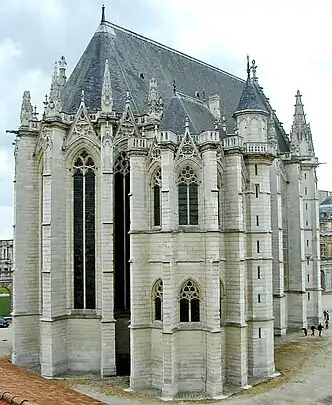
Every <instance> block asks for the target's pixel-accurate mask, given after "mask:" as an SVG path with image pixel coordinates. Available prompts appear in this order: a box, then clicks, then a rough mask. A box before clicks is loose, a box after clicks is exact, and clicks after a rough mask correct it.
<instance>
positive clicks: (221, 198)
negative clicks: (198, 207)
mask: <svg viewBox="0 0 332 405" xmlns="http://www.w3.org/2000/svg"><path fill="white" fill-rule="evenodd" d="M217 188H218V226H219V228H222V226H223V208H224V194H223V190H222V180H221V174H220V173H219V172H218V177H217Z"/></svg>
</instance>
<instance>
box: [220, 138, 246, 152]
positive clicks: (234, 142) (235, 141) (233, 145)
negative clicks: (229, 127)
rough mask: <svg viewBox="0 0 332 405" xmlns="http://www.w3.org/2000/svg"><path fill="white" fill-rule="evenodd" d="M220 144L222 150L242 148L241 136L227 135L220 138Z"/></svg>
mask: <svg viewBox="0 0 332 405" xmlns="http://www.w3.org/2000/svg"><path fill="white" fill-rule="evenodd" d="M222 146H223V149H224V150H228V149H238V148H243V138H242V136H238V135H233V136H228V137H227V138H224V139H223V140H222Z"/></svg>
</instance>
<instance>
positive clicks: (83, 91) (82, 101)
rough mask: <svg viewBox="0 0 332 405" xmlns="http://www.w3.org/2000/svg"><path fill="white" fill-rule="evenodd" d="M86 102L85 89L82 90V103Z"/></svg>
mask: <svg viewBox="0 0 332 405" xmlns="http://www.w3.org/2000/svg"><path fill="white" fill-rule="evenodd" d="M84 102H85V100H84V89H82V92H81V103H84Z"/></svg>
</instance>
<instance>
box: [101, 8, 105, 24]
mask: <svg viewBox="0 0 332 405" xmlns="http://www.w3.org/2000/svg"><path fill="white" fill-rule="evenodd" d="M105 21H106V19H105V5H104V4H103V7H102V8H101V22H102V23H103V22H105Z"/></svg>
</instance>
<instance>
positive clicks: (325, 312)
mask: <svg viewBox="0 0 332 405" xmlns="http://www.w3.org/2000/svg"><path fill="white" fill-rule="evenodd" d="M323 315H324V321H326V317H327V311H326V309H324V312H323Z"/></svg>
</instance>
